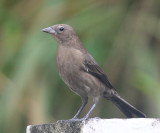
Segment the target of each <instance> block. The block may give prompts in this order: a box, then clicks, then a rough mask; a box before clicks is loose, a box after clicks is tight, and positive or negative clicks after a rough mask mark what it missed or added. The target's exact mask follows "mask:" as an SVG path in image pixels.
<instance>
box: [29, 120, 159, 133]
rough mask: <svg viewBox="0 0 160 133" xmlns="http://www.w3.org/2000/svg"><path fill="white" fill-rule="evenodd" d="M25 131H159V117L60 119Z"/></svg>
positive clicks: (73, 132)
mask: <svg viewBox="0 0 160 133" xmlns="http://www.w3.org/2000/svg"><path fill="white" fill-rule="evenodd" d="M26 133H160V119H153V118H132V119H98V118H91V119H88V120H85V121H83V120H64V121H63V120H60V121H57V122H56V123H51V124H42V125H30V126H27V131H26Z"/></svg>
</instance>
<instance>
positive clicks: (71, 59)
mask: <svg viewBox="0 0 160 133" xmlns="http://www.w3.org/2000/svg"><path fill="white" fill-rule="evenodd" d="M42 31H43V32H46V33H49V34H51V35H52V37H53V38H54V39H55V40H56V41H57V43H58V50H57V53H56V66H57V69H58V73H59V75H60V77H61V78H62V79H63V81H64V82H65V83H66V84H67V85H68V86H69V87H70V89H71V90H72V91H73V92H75V93H76V94H77V95H79V96H80V97H81V99H82V106H81V107H80V109H79V110H78V112H77V113H76V115H75V116H74V117H73V118H72V119H77V118H78V115H79V114H80V113H81V111H82V110H83V108H84V107H85V105H86V104H87V102H88V97H92V98H93V105H92V107H91V109H90V110H89V112H88V113H87V115H86V116H85V117H84V118H83V119H87V118H88V117H89V115H90V113H91V112H92V110H93V109H94V108H95V106H96V105H97V103H98V101H99V98H100V97H104V98H105V99H107V100H110V101H112V103H114V104H115V105H116V106H117V107H118V108H119V109H120V110H121V111H122V112H123V113H124V115H125V116H126V117H128V118H133V117H139V118H140V117H142V118H143V117H146V116H145V114H143V113H142V112H140V111H139V110H137V109H136V108H135V107H133V106H132V105H130V104H129V103H128V102H126V101H125V100H124V99H122V98H121V97H120V96H119V95H118V93H117V92H116V91H115V89H114V87H113V86H112V84H111V83H110V82H109V80H108V77H107V76H106V74H105V73H104V72H103V70H102V69H101V68H100V67H99V65H98V64H97V63H96V61H95V60H94V58H93V57H92V56H91V55H90V53H89V52H88V51H87V50H86V49H85V48H84V46H83V45H82V43H81V41H80V40H79V38H78V36H77V34H76V33H75V31H74V30H73V28H72V27H71V26H69V25H66V24H57V25H54V26H51V27H48V28H45V29H43V30H42Z"/></svg>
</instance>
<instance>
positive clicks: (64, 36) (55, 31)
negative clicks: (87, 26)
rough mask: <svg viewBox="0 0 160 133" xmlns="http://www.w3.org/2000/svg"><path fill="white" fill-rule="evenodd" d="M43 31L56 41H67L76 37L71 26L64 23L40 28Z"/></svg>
mask: <svg viewBox="0 0 160 133" xmlns="http://www.w3.org/2000/svg"><path fill="white" fill-rule="evenodd" d="M42 31H43V32H46V33H49V34H51V35H52V36H53V38H54V39H55V40H56V41H57V42H61V43H63V42H67V41H70V40H72V39H73V38H75V37H76V33H75V31H74V30H73V28H72V27H71V26H69V25H66V24H57V25H53V26H50V27H48V28H45V29H42Z"/></svg>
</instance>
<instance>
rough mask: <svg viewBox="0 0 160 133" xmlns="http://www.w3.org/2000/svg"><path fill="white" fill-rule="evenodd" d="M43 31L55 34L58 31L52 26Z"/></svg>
mask: <svg viewBox="0 0 160 133" xmlns="http://www.w3.org/2000/svg"><path fill="white" fill-rule="evenodd" d="M41 31H43V32H46V33H49V34H54V35H56V34H57V32H56V31H55V30H54V29H52V28H51V27H48V28H45V29H42V30H41Z"/></svg>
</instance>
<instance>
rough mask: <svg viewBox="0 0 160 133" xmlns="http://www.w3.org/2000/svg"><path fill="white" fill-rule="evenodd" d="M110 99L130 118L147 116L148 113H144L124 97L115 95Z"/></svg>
mask: <svg viewBox="0 0 160 133" xmlns="http://www.w3.org/2000/svg"><path fill="white" fill-rule="evenodd" d="M104 97H105V96H104ZM110 100H111V101H112V103H114V104H115V105H116V106H117V107H118V108H119V109H120V110H121V111H122V112H123V114H124V115H125V116H126V117H128V118H145V117H146V115H145V114H144V113H142V112H141V111H139V110H137V109H136V108H135V107H133V106H132V105H130V104H129V103H128V102H126V101H125V100H124V99H122V98H121V97H120V96H117V95H114V96H113V97H111V99H110Z"/></svg>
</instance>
